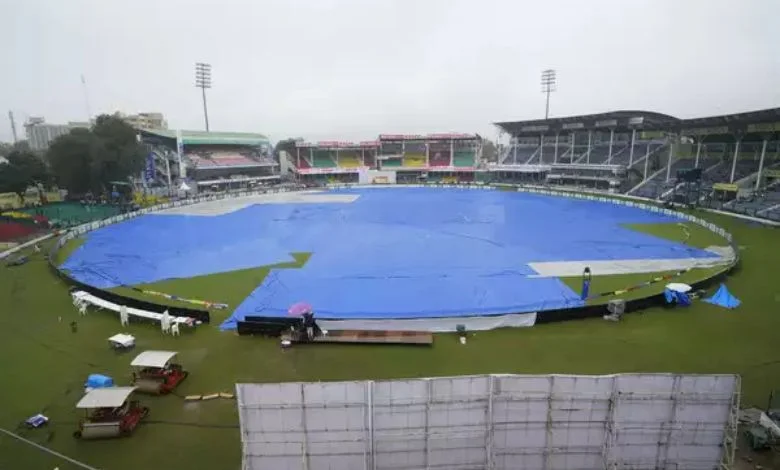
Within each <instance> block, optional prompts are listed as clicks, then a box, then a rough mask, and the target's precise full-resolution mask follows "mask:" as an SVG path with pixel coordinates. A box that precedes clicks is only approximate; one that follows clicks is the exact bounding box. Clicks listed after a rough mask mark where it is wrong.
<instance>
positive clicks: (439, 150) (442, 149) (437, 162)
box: [429, 142, 452, 167]
mask: <svg viewBox="0 0 780 470" xmlns="http://www.w3.org/2000/svg"><path fill="white" fill-rule="evenodd" d="M429 160H430V165H431V166H432V167H435V166H452V159H451V155H450V145H449V144H448V143H444V142H431V144H430V146H429Z"/></svg>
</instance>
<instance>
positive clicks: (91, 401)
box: [76, 387, 136, 409]
mask: <svg viewBox="0 0 780 470" xmlns="http://www.w3.org/2000/svg"><path fill="white" fill-rule="evenodd" d="M135 389H136V387H106V388H95V389H93V390H90V391H89V392H87V394H86V395H84V397H83V398H82V399H81V400H79V402H78V403H77V404H76V408H80V409H81V408H118V407H120V406H122V404H124V402H125V401H127V397H129V396H130V395H131V394H132V393H133V392H134V391H135Z"/></svg>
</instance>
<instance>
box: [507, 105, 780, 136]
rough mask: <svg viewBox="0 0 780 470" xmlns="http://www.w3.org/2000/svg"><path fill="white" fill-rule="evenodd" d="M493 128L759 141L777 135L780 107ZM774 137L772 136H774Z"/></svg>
mask: <svg viewBox="0 0 780 470" xmlns="http://www.w3.org/2000/svg"><path fill="white" fill-rule="evenodd" d="M496 125H497V126H498V127H500V128H501V129H502V130H504V131H505V132H507V133H508V134H510V135H512V136H515V137H523V136H526V137H528V136H533V137H539V136H540V135H541V134H544V135H556V134H559V133H560V134H566V133H569V132H575V131H577V132H579V131H588V130H601V131H609V130H611V129H613V130H615V131H616V132H626V131H630V130H632V129H637V130H642V131H657V132H658V133H659V134H660V133H663V132H671V133H676V134H681V135H686V136H691V137H696V138H702V139H706V140H708V141H714V140H717V141H728V140H735V139H736V138H737V137H739V138H740V139H744V140H762V139H763V138H764V137H766V136H769V138H770V139H772V138H777V135H778V134H780V108H769V109H760V110H756V111H748V112H744V113H735V114H723V115H720V116H705V117H697V118H691V119H678V118H676V117H674V116H670V115H668V114H661V113H655V112H651V111H639V110H637V111H611V112H608V113H599V114H584V115H579V116H567V117H559V118H551V119H534V120H529V121H512V122H497V123H496ZM773 136H774V137H773Z"/></svg>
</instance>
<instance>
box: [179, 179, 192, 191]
mask: <svg viewBox="0 0 780 470" xmlns="http://www.w3.org/2000/svg"><path fill="white" fill-rule="evenodd" d="M179 191H192V188H190V187H189V185H188V184H187V182H186V181H182V182H181V186H179Z"/></svg>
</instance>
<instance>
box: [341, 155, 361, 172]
mask: <svg viewBox="0 0 780 470" xmlns="http://www.w3.org/2000/svg"><path fill="white" fill-rule="evenodd" d="M338 160H339V166H340V167H341V168H358V167H360V166H362V165H363V164H362V163H361V162H360V157H359V156H358V154H357V152H354V151H340V152H339V157H338Z"/></svg>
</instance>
